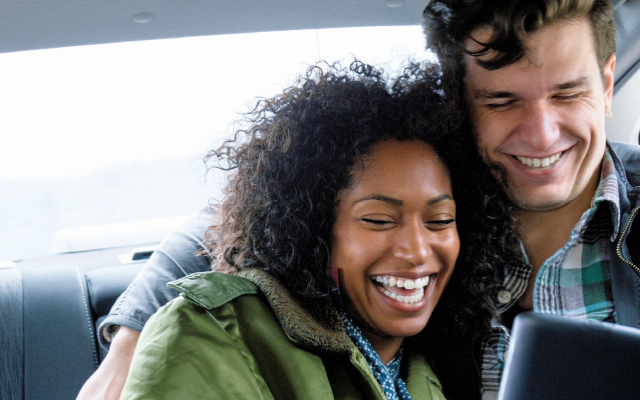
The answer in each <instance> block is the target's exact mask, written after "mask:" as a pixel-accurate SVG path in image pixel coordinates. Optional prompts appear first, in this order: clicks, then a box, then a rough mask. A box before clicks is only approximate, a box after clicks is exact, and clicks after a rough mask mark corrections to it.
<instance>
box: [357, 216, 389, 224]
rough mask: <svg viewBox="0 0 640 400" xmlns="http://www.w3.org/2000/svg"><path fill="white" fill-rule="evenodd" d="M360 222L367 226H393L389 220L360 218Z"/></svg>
mask: <svg viewBox="0 0 640 400" xmlns="http://www.w3.org/2000/svg"><path fill="white" fill-rule="evenodd" d="M360 220H361V221H362V222H366V223H367V224H372V225H376V226H389V225H391V224H394V223H395V222H394V221H392V220H389V219H382V218H377V217H364V218H360Z"/></svg>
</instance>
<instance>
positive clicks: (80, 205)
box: [0, 26, 429, 260]
mask: <svg viewBox="0 0 640 400" xmlns="http://www.w3.org/2000/svg"><path fill="white" fill-rule="evenodd" d="M423 38H424V36H423V35H422V34H421V32H420V27H419V26H405V27H370V28H348V29H328V30H307V31H287V32H267V33H255V34H241V35H220V36H211V37H193V38H182V39H170V40H157V41H145V42H126V43H117V44H107V45H96V46H80V47H71V48H59V49H48V50H39V51H29V52H17V53H5V54H0V76H2V77H3V78H2V79H0V93H2V95H0V110H2V116H1V118H0V132H2V145H1V146H0V221H2V223H1V224H0V260H21V259H25V258H30V257H34V256H39V255H44V254H47V253H48V252H49V251H53V252H56V251H60V249H59V248H57V249H56V248H52V241H53V238H54V236H55V233H56V232H59V231H61V230H65V229H74V228H82V227H90V226H96V225H105V224H116V223H129V222H134V221H143V220H151V219H154V220H155V219H166V218H174V217H181V216H184V215H188V214H191V213H193V212H195V211H197V210H198V209H200V208H202V207H204V206H206V204H207V202H208V201H210V200H211V201H216V200H217V199H219V198H220V185H221V184H222V183H223V182H224V177H223V175H222V174H221V173H218V172H215V171H213V172H211V173H209V174H206V169H205V166H204V164H203V162H202V158H203V156H204V155H205V154H206V152H207V150H209V149H212V148H214V147H216V146H217V145H219V144H220V143H221V141H222V140H223V139H224V138H226V137H228V135H229V134H230V132H232V122H233V121H234V120H236V119H237V118H238V115H239V113H242V112H244V111H247V110H248V108H249V107H250V106H251V104H252V100H253V99H255V98H256V97H257V96H271V95H273V94H276V93H278V92H280V91H281V90H282V88H283V87H285V86H287V85H288V84H290V83H292V82H293V78H294V77H295V76H296V75H298V74H300V73H303V72H304V71H305V70H306V69H307V68H308V66H310V65H313V64H314V63H316V62H317V61H318V60H320V59H326V60H328V61H330V62H332V61H335V60H344V62H345V63H348V62H350V61H352V60H353V58H354V56H355V57H358V59H360V60H362V61H364V62H367V63H371V64H375V65H377V66H378V65H379V66H383V67H384V68H385V69H386V70H387V71H389V72H392V71H394V70H397V69H398V68H399V67H400V66H401V65H402V63H403V62H404V60H406V58H407V57H413V58H415V59H424V58H426V57H429V54H428V53H427V52H425V50H424V47H425V46H424V42H423V40H424V39H423ZM130 244H137V243H130ZM91 246H93V247H95V248H101V247H108V246H109V244H108V243H101V242H100V240H99V239H98V240H96V242H95V244H92V245H91ZM54 247H55V246H54Z"/></svg>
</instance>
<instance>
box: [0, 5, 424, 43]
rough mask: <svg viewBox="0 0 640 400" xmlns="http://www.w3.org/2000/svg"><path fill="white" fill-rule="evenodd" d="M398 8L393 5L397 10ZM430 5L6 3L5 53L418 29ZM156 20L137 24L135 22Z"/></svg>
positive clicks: (2, 24) (2, 14)
mask: <svg viewBox="0 0 640 400" xmlns="http://www.w3.org/2000/svg"><path fill="white" fill-rule="evenodd" d="M397 1H398V0H392V2H397ZM426 4H427V1H426V0H421V1H416V0H407V1H406V2H405V4H404V5H402V6H400V7H395V8H392V7H388V6H386V5H385V0H277V1H276V0H234V1H224V0H187V1H175V0H154V1H151V0H133V1H131V0H127V1H124V0H111V1H95V0H94V1H86V0H4V1H2V2H0V53H3V52H14V51H23V50H34V49H44V48H53V47H65V46H77V45H87V44H100V43H112V42H123V41H135V40H149V39H161V38H176V37H183V36H203V35H218V34H232V33H247V32H259V31H279V30H295V29H315V28H338V27H359V26H377V25H416V24H420V23H421V18H422V11H423V9H424V7H425V5H426ZM140 14H147V15H143V16H142V17H141V18H142V19H145V17H146V19H148V18H149V17H148V15H150V16H151V20H150V21H148V22H146V23H137V22H134V19H137V18H135V16H137V15H140Z"/></svg>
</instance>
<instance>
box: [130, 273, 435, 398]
mask: <svg viewBox="0 0 640 400" xmlns="http://www.w3.org/2000/svg"><path fill="white" fill-rule="evenodd" d="M169 285H170V286H171V287H173V288H175V289H177V290H179V291H180V292H181V297H179V298H177V299H175V300H173V301H172V302H170V303H168V304H167V305H166V306H164V307H163V308H161V309H160V310H159V311H158V312H157V313H156V314H155V315H154V316H153V317H152V318H151V319H150V320H149V322H148V323H147V325H146V326H145V328H144V330H143V331H142V335H141V336H140V341H139V343H138V346H137V348H136V351H135V355H134V358H133V363H132V365H131V369H130V371H129V377H128V378H127V383H126V385H125V387H124V390H123V393H122V397H121V399H125V400H129V399H172V400H174V399H233V400H244V399H246V400H258V399H304V400H315V399H317V400H328V399H353V400H355V399H379V400H386V397H385V395H384V392H383V391H382V388H381V386H380V384H378V382H377V381H376V379H375V377H374V376H373V373H372V372H371V369H370V368H369V366H368V364H367V362H366V361H365V359H364V357H363V356H362V354H361V353H360V352H359V351H358V350H357V349H356V347H355V346H354V345H353V343H352V342H351V339H350V338H349V337H348V336H347V334H346V333H345V331H344V329H343V327H342V320H341V318H340V315H339V314H338V312H337V311H336V310H335V308H333V307H331V306H330V305H328V304H316V305H314V306H310V307H309V306H308V307H306V308H304V309H303V308H302V307H301V306H300V305H299V304H298V303H297V302H296V301H295V300H294V299H293V298H292V297H291V296H290V295H289V293H288V292H287V291H286V289H284V287H282V286H281V285H280V283H279V282H278V281H276V280H275V279H274V278H272V277H271V276H270V275H267V274H266V273H264V272H262V271H258V270H250V271H244V272H243V273H242V277H241V276H234V275H226V274H221V273H216V272H202V273H196V274H193V275H189V276H187V277H185V278H182V279H180V280H178V281H175V282H172V283H170V284H169ZM309 309H311V310H309ZM312 315H315V316H316V317H314V316H312ZM318 321H324V322H322V323H321V322H318ZM402 368H403V370H402V376H404V377H405V381H406V383H407V388H408V390H409V393H410V394H411V396H412V397H413V399H414V400H421V399H425V400H426V399H429V400H435V399H444V396H443V395H442V391H441V387H440V382H439V381H438V379H437V378H436V376H435V374H434V373H433V371H432V370H431V368H430V367H429V365H428V364H427V362H426V361H425V358H424V356H423V354H422V353H421V352H420V351H414V350H413V347H411V346H405V355H404V359H403V366H402Z"/></svg>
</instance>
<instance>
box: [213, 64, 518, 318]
mask: <svg viewBox="0 0 640 400" xmlns="http://www.w3.org/2000/svg"><path fill="white" fill-rule="evenodd" d="M440 78H441V72H440V70H439V69H438V67H437V66H434V65H430V64H428V65H425V64H417V63H412V64H410V65H409V66H408V67H407V68H406V69H405V70H404V73H403V74H402V75H401V76H400V77H398V78H396V79H394V80H392V81H387V79H386V78H385V77H384V75H383V73H382V72H381V71H379V70H377V69H375V68H373V67H371V66H369V65H366V64H363V63H361V62H359V61H355V62H353V63H352V64H351V65H350V67H349V68H348V69H347V68H342V67H340V66H336V65H333V66H329V65H327V66H326V67H322V68H320V67H317V66H316V67H311V68H309V70H308V71H307V73H306V75H304V76H302V77H301V78H299V80H298V82H297V84H296V85H294V86H292V87H290V88H288V89H286V90H285V91H284V92H283V93H282V94H280V95H278V96H275V97H273V98H270V99H262V100H260V101H259V102H258V103H257V106H256V107H255V109H254V110H253V111H252V112H250V113H249V114H247V115H246V118H245V120H244V122H245V123H246V124H247V125H245V126H246V127H247V128H246V129H240V130H238V131H237V132H236V133H235V136H234V139H233V140H230V141H228V142H225V143H224V144H223V145H222V146H221V147H220V148H219V149H217V150H215V151H211V152H210V153H209V154H208V156H207V159H208V161H209V162H211V161H212V160H214V161H217V163H216V166H217V167H218V168H222V169H225V170H234V171H232V172H231V173H230V176H229V182H228V185H227V186H226V188H225V190H224V192H223V193H224V195H225V198H224V200H223V202H222V204H221V205H220V207H219V209H218V210H217V211H216V213H217V214H218V218H217V220H216V221H215V223H214V224H213V225H212V226H211V227H209V229H208V230H207V246H208V247H209V248H210V250H211V251H212V253H213V254H214V265H215V268H214V269H215V270H218V271H229V272H231V271H240V270H243V269H247V268H260V269H263V270H265V271H267V272H268V273H270V274H271V275H273V276H274V277H275V278H277V279H278V280H279V281H280V282H281V283H282V284H283V285H284V286H285V287H286V288H287V289H288V290H289V292H290V293H291V294H292V296H293V297H294V298H296V300H297V301H299V302H300V303H301V304H302V305H305V304H313V302H314V301H317V300H320V299H323V300H326V299H331V298H333V299H335V296H332V293H335V292H334V291H335V283H334V280H333V279H332V277H331V276H330V275H329V263H330V259H331V242H332V240H331V239H332V236H331V235H332V227H333V224H334V222H335V209H336V205H337V200H336V195H337V193H338V191H339V190H341V189H343V188H347V187H349V186H350V185H351V184H352V179H353V178H352V174H351V173H352V171H353V167H354V166H355V165H357V164H358V163H362V159H363V156H365V155H366V154H368V152H369V151H370V149H371V147H372V145H374V144H376V143H379V142H381V141H384V140H390V139H395V140H419V141H424V142H427V143H429V144H431V145H432V146H433V147H434V149H435V150H436V152H437V153H438V154H439V155H440V157H441V158H442V160H443V162H444V164H445V165H446V166H447V168H448V169H449V172H450V175H451V179H452V185H453V194H454V199H455V201H456V204H457V206H456V209H457V213H458V215H457V226H458V230H459V234H460V238H461V247H462V250H461V253H460V257H459V259H458V263H457V264H456V268H455V269H454V273H453V276H452V278H451V281H450V283H449V287H448V288H447V289H446V290H445V294H444V295H443V298H442V301H441V303H444V304H442V306H439V307H438V310H439V312H440V314H441V315H442V316H443V318H442V319H443V320H447V321H449V322H451V323H452V326H453V327H457V328H464V327H465V326H467V325H468V324H469V323H470V322H471V321H472V320H473V321H483V322H484V325H486V326H488V321H489V319H490V318H491V317H492V316H493V315H494V314H495V306H494V300H493V299H494V297H495V294H496V293H497V292H498V290H499V289H500V285H501V283H502V277H503V270H504V268H505V266H506V265H507V264H509V263H514V262H517V260H519V258H518V254H516V253H515V251H514V249H517V248H518V246H517V245H516V244H515V243H516V242H515V236H514V235H513V231H512V224H511V223H512V220H511V214H510V212H511V208H510V207H511V206H510V204H509V203H508V200H506V198H505V197H504V195H503V194H502V190H501V188H500V186H499V184H498V183H497V182H496V180H495V179H494V178H493V176H492V175H491V174H490V173H489V172H488V170H487V167H485V165H484V163H483V162H482V160H481V158H480V156H479V155H478V153H477V150H476V147H475V143H473V142H472V141H470V139H468V137H469V136H470V135H460V134H458V132H459V131H460V130H461V129H468V126H466V125H463V124H465V122H463V121H464V120H465V119H464V118H462V117H461V116H460V115H459V111H458V109H457V108H456V107H455V105H454V104H455V102H453V101H451V100H450V99H448V98H446V97H445V95H444V92H443V90H442V82H441V79H440ZM336 306H338V307H339V304H336Z"/></svg>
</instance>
